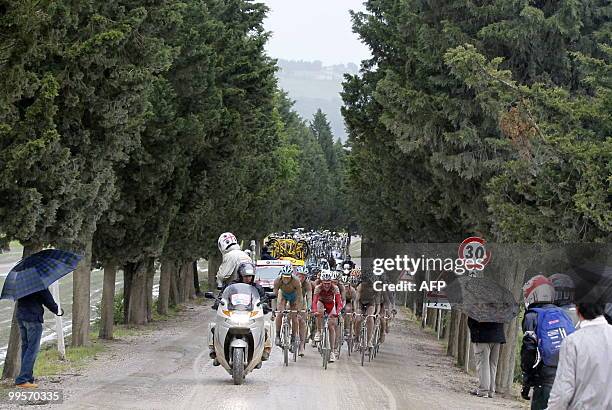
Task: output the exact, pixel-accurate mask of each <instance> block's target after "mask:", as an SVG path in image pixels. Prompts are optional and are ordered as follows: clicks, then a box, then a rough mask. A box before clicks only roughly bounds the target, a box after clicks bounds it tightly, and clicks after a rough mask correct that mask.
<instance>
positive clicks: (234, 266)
mask: <svg viewBox="0 0 612 410" xmlns="http://www.w3.org/2000/svg"><path fill="white" fill-rule="evenodd" d="M217 245H218V246H219V251H221V254H223V261H222V262H221V266H219V270H218V271H217V284H218V285H219V286H222V285H225V284H227V283H230V282H231V281H233V280H234V279H235V278H236V271H237V270H238V267H239V266H240V264H241V263H251V262H252V260H251V258H250V257H249V255H248V254H247V253H246V252H244V251H242V250H241V249H240V245H238V240H237V239H236V236H235V235H234V234H233V233H231V232H225V233H222V234H221V236H219V239H218V240H217Z"/></svg>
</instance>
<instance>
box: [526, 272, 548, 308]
mask: <svg viewBox="0 0 612 410" xmlns="http://www.w3.org/2000/svg"><path fill="white" fill-rule="evenodd" d="M523 296H524V297H525V306H529V305H531V304H532V303H536V302H548V303H553V301H554V300H555V287H554V286H553V284H552V282H551V281H550V279H548V278H547V277H546V276H544V275H536V276H534V277H533V278H531V279H529V280H528V281H527V283H525V285H524V286H523Z"/></svg>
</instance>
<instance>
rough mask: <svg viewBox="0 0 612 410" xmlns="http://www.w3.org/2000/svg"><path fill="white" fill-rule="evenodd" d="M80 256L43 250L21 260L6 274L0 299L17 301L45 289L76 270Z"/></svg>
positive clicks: (55, 250) (53, 250)
mask: <svg viewBox="0 0 612 410" xmlns="http://www.w3.org/2000/svg"><path fill="white" fill-rule="evenodd" d="M81 258H82V256H80V255H77V254H75V253H72V252H67V251H62V250H59V249H45V250H43V251H40V252H37V253H35V254H33V255H30V256H28V257H27V258H25V259H23V260H21V262H19V263H18V264H17V265H15V267H14V268H13V269H11V271H10V272H9V273H8V276H7V277H6V280H5V281H4V287H3V288H2V295H0V299H11V300H17V299H19V298H22V297H24V296H27V295H30V294H32V293H35V292H38V291H41V290H44V289H47V288H48V287H49V286H51V284H52V283H53V282H55V281H57V280H58V279H60V278H61V277H63V276H65V275H67V274H68V273H70V272H72V271H73V270H75V269H76V267H77V265H78V263H79V261H80V260H81Z"/></svg>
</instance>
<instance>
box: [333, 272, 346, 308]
mask: <svg viewBox="0 0 612 410" xmlns="http://www.w3.org/2000/svg"><path fill="white" fill-rule="evenodd" d="M331 281H332V284H334V285H336V286H338V290H339V291H340V297H341V298H342V306H344V305H345V301H346V293H345V292H346V288H345V286H344V285H343V284H342V283H340V272H338V271H333V272H331Z"/></svg>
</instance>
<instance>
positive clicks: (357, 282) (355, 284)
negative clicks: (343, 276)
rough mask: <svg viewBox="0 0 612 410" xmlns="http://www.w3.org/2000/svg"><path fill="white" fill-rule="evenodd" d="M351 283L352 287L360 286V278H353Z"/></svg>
mask: <svg viewBox="0 0 612 410" xmlns="http://www.w3.org/2000/svg"><path fill="white" fill-rule="evenodd" d="M350 282H351V285H353V286H357V285H359V278H358V277H357V276H351V279H350Z"/></svg>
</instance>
